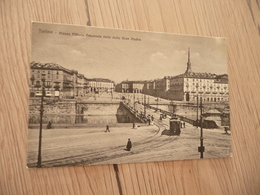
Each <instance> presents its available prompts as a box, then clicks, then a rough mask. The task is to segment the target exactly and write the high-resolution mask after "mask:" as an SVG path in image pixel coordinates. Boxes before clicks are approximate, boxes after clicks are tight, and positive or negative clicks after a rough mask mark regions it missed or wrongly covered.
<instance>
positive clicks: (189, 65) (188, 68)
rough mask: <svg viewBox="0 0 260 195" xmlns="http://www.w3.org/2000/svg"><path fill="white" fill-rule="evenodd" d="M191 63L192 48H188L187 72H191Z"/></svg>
mask: <svg viewBox="0 0 260 195" xmlns="http://www.w3.org/2000/svg"><path fill="white" fill-rule="evenodd" d="M191 72H192V70H191V63H190V48H188V62H187V70H186V72H185V74H189V73H191Z"/></svg>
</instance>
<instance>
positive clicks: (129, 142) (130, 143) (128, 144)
mask: <svg viewBox="0 0 260 195" xmlns="http://www.w3.org/2000/svg"><path fill="white" fill-rule="evenodd" d="M131 148H132V142H131V140H130V138H129V139H128V142H127V144H126V150H127V151H130V150H131Z"/></svg>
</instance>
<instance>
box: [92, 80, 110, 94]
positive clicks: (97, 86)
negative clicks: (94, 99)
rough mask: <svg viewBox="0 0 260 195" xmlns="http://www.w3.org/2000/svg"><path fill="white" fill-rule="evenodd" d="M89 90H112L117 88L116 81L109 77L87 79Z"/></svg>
mask: <svg viewBox="0 0 260 195" xmlns="http://www.w3.org/2000/svg"><path fill="white" fill-rule="evenodd" d="M87 80H88V87H89V92H95V93H101V92H112V91H114V89H115V82H114V81H111V80H109V79H102V78H93V79H87Z"/></svg>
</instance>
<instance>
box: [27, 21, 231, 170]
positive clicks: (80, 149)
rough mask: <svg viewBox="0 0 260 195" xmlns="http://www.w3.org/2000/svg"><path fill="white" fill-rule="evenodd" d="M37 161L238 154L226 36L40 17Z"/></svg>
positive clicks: (31, 161)
mask: <svg viewBox="0 0 260 195" xmlns="http://www.w3.org/2000/svg"><path fill="white" fill-rule="evenodd" d="M29 82H30V83H29V86H30V97H29V123H28V157H27V166H28V167H29V168H40V167H57V166H77V165H102V164H120V163H140V162H155V161H173V160H190V159H203V158H223V157H230V156H231V131H230V109H229V86H228V73H227V50H226V38H223V37H200V36H191V35H180V34H170V33H160V32H145V31H133V30H118V29H108V28H98V27H88V26H75V25H64V24H51V23H39V22H34V23H32V54H31V61H30V80H29Z"/></svg>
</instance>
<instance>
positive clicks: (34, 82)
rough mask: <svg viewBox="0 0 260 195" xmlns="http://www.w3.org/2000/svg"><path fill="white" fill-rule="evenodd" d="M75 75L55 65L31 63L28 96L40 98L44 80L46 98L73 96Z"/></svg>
mask: <svg viewBox="0 0 260 195" xmlns="http://www.w3.org/2000/svg"><path fill="white" fill-rule="evenodd" d="M73 77H75V73H74V72H73V71H70V70H68V69H66V68H64V67H62V66H60V65H58V64H55V63H46V64H42V63H36V62H32V63H31V77H30V81H31V82H30V96H31V97H37V96H42V85H43V79H44V82H45V83H44V86H45V95H46V96H47V97H48V96H49V97H52V96H56V97H63V96H73V95H74V78H73Z"/></svg>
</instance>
